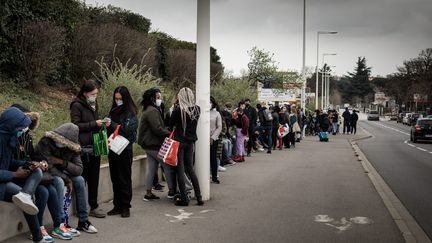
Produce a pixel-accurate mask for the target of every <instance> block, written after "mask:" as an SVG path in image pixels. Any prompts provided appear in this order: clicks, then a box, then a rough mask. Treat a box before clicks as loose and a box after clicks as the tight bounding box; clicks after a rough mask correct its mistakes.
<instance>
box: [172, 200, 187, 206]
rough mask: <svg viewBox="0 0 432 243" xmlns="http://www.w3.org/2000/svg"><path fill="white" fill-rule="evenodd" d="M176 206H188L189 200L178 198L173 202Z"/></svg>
mask: <svg viewBox="0 0 432 243" xmlns="http://www.w3.org/2000/svg"><path fill="white" fill-rule="evenodd" d="M174 204H175V205H176V206H182V207H187V206H189V202H188V201H185V200H181V199H180V198H178V199H177V200H176V201H175V203H174Z"/></svg>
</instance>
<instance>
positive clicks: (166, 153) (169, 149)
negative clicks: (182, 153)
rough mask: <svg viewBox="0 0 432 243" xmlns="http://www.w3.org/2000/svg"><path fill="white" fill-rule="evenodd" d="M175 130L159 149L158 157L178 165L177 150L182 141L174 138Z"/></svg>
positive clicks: (167, 162)
mask: <svg viewBox="0 0 432 243" xmlns="http://www.w3.org/2000/svg"><path fill="white" fill-rule="evenodd" d="M174 131H175V129H174V130H173V131H172V132H171V134H170V136H169V137H167V138H165V141H164V143H163V144H162V146H161V148H160V149H159V153H158V158H159V159H161V160H162V161H163V162H164V163H166V164H169V165H172V166H177V152H178V149H179V146H180V142H178V141H176V140H174V139H173V137H174Z"/></svg>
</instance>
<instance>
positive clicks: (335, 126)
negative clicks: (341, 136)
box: [331, 110, 339, 135]
mask: <svg viewBox="0 0 432 243" xmlns="http://www.w3.org/2000/svg"><path fill="white" fill-rule="evenodd" d="M331 119H332V126H333V135H336V134H337V132H338V124H339V114H338V113H337V111H336V110H334V111H333V113H332V118H331Z"/></svg>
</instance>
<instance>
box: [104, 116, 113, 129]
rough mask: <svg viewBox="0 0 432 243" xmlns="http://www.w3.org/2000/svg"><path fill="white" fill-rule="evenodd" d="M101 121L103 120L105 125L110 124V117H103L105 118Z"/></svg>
mask: <svg viewBox="0 0 432 243" xmlns="http://www.w3.org/2000/svg"><path fill="white" fill-rule="evenodd" d="M103 122H105V125H106V126H107V127H109V126H111V119H110V118H108V117H105V118H104V119H103Z"/></svg>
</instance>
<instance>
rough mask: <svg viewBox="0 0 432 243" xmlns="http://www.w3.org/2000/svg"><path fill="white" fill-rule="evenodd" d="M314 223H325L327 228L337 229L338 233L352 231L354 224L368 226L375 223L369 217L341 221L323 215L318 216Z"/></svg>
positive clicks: (342, 219)
mask: <svg viewBox="0 0 432 243" xmlns="http://www.w3.org/2000/svg"><path fill="white" fill-rule="evenodd" d="M314 221H315V222H317V223H324V224H325V225H327V226H330V227H332V228H335V229H337V230H338V231H337V233H342V232H344V231H346V230H348V229H350V228H351V227H352V226H353V225H354V224H359V225H366V224H372V223H373V220H372V219H369V218H367V217H361V216H357V217H354V218H350V219H349V220H347V219H346V218H345V217H343V218H341V219H340V220H335V219H333V218H331V217H329V216H328V215H321V214H320V215H316V216H315V220H314Z"/></svg>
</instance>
